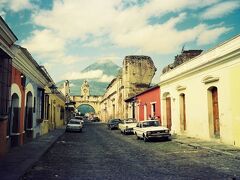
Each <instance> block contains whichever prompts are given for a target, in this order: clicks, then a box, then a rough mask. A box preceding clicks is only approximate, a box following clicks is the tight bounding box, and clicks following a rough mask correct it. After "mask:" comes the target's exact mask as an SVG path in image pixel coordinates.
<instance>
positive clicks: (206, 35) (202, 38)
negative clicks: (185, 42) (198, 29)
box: [197, 27, 231, 45]
mask: <svg viewBox="0 0 240 180" xmlns="http://www.w3.org/2000/svg"><path fill="white" fill-rule="evenodd" d="M230 30H231V28H226V27H219V28H214V29H209V30H205V31H203V32H202V33H200V35H199V37H198V39H197V44H198V45H206V44H210V43H212V42H215V41H216V40H217V39H218V38H219V36H220V35H222V34H224V33H226V32H228V31H230Z"/></svg>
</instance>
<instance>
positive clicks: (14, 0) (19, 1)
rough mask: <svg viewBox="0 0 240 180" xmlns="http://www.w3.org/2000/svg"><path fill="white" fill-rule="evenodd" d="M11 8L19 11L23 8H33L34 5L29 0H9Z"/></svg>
mask: <svg viewBox="0 0 240 180" xmlns="http://www.w3.org/2000/svg"><path fill="white" fill-rule="evenodd" d="M9 6H10V9H11V10H13V11H15V12H18V11H21V10H23V9H32V8H33V5H32V4H31V3H30V1H29V0H10V1H9Z"/></svg>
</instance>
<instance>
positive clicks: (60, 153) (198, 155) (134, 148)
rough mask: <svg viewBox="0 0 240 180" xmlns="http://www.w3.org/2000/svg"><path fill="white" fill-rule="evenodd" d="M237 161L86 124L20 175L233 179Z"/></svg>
mask: <svg viewBox="0 0 240 180" xmlns="http://www.w3.org/2000/svg"><path fill="white" fill-rule="evenodd" d="M239 166H240V160H238V159H234V158H232V157H231V156H227V155H223V154H220V153H216V152H211V151H208V150H206V149H201V148H194V147H191V146H187V145H184V144H180V143H177V142H176V141H175V139H173V140H172V141H161V142H146V143H145V142H143V141H142V140H136V137H135V136H134V135H127V136H126V135H122V134H121V133H120V131H118V130H112V131H110V130H107V128H106V125H105V124H87V125H86V127H85V129H84V131H83V133H65V134H64V135H63V136H62V137H61V138H59V139H58V141H57V142H56V143H55V144H54V145H53V146H52V148H51V149H49V151H48V152H47V153H46V154H45V155H44V156H43V157H42V158H41V159H40V160H39V161H38V162H37V163H35V165H34V166H33V167H32V168H31V169H29V170H28V172H27V173H26V174H25V175H24V176H23V177H22V178H21V179H232V178H236V179H238V178H240V168H239Z"/></svg>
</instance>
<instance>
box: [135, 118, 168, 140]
mask: <svg viewBox="0 0 240 180" xmlns="http://www.w3.org/2000/svg"><path fill="white" fill-rule="evenodd" d="M134 134H135V135H136V137H137V139H143V140H144V141H145V142H146V141H149V140H151V139H156V138H158V139H160V138H164V139H169V140H170V137H171V134H170V131H169V129H168V128H166V127H163V126H160V125H159V122H158V121H157V120H145V121H140V122H138V123H137V125H136V127H135V128H134Z"/></svg>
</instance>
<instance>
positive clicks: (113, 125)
mask: <svg viewBox="0 0 240 180" xmlns="http://www.w3.org/2000/svg"><path fill="white" fill-rule="evenodd" d="M120 121H121V120H120V119H110V120H108V123H107V127H108V129H110V130H112V129H118V124H119V122H120Z"/></svg>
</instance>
